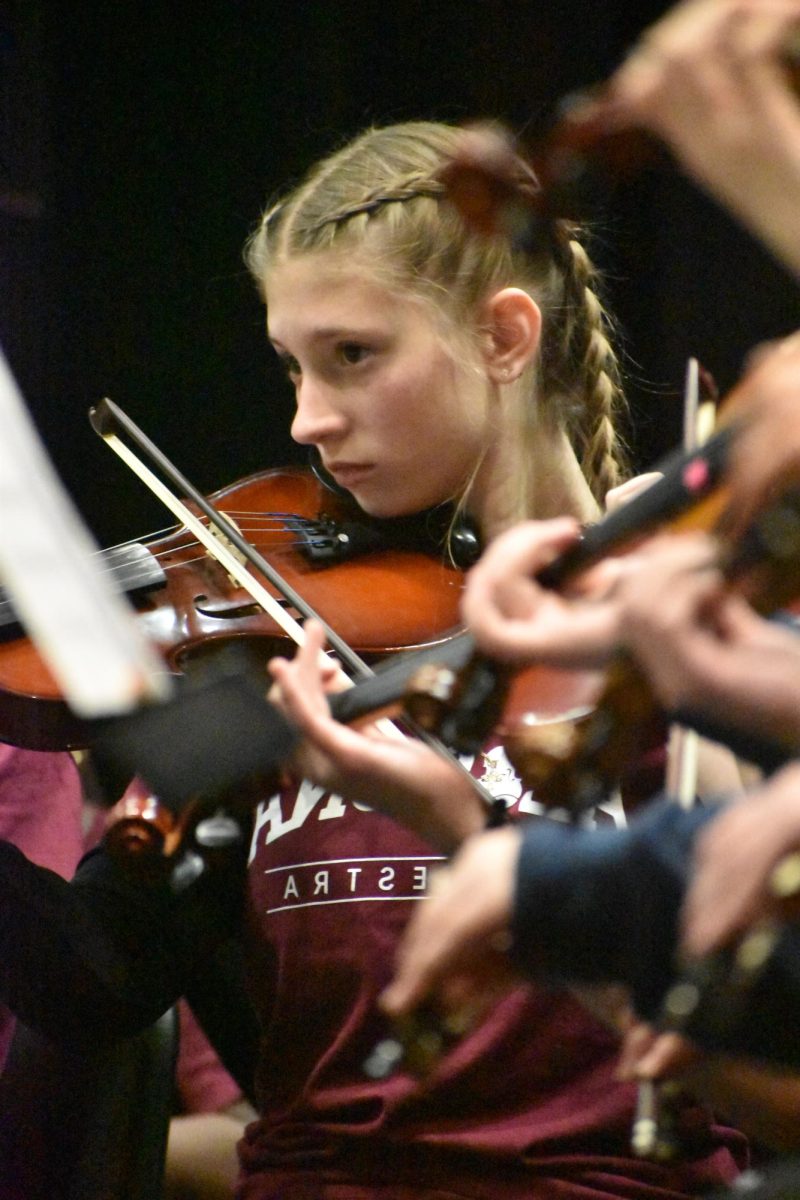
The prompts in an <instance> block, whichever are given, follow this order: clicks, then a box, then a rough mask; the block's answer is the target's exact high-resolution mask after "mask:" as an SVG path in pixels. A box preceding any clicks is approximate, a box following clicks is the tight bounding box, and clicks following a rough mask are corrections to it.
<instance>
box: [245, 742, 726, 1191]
mask: <svg viewBox="0 0 800 1200" xmlns="http://www.w3.org/2000/svg"><path fill="white" fill-rule="evenodd" d="M482 767H483V775H484V779H485V781H486V782H487V786H489V787H490V789H491V790H492V792H493V793H494V794H496V795H497V794H499V795H505V796H506V797H507V798H508V800H509V801H510V802H511V804H512V807H513V810H514V811H515V812H516V813H522V814H523V815H524V814H525V813H526V812H527V813H531V812H534V811H535V805H533V804H532V802H531V800H530V796H529V795H524V796H520V791H521V789H520V785H519V783H518V781H516V780H515V779H514V777H513V776H512V775H511V774H510V772H509V771H508V770H507V768H506V767H505V765H504V762H503V760H502V759H500V758H498V757H497V755H496V752H495V753H493V754H492V755H491V756H489V758H484V762H483V764H482ZM438 858H439V856H438V855H436V854H435V853H434V852H433V851H432V850H431V849H430V847H428V846H426V845H425V844H424V843H423V842H421V841H420V840H419V839H418V838H417V837H415V836H414V835H413V834H411V833H409V832H407V831H405V830H403V829H402V828H400V827H399V826H398V825H396V824H395V823H394V822H393V821H391V820H389V819H388V818H385V817H383V816H381V815H379V814H377V813H374V812H371V811H369V810H366V809H365V808H364V806H363V805H361V806H359V805H356V804H350V803H345V802H343V801H342V800H340V799H339V798H338V797H335V796H330V795H328V794H325V793H323V792H322V790H321V789H320V788H315V787H312V786H310V785H309V784H304V785H303V786H302V788H301V789H300V790H299V792H298V791H297V790H288V791H286V792H284V793H282V794H281V795H280V796H278V797H273V798H272V799H271V800H270V801H269V802H267V803H264V804H262V805H261V806H260V807H259V809H258V812H257V816H256V827H255V832H254V836H253V847H252V860H251V866H250V878H249V884H250V887H249V893H250V901H249V914H248V937H249V950H250V961H251V963H252V964H253V967H252V980H251V982H252V987H253V991H254V996H255V999H256V1002H257V1003H258V1004H259V1007H260V1013H261V1017H262V1020H263V1025H264V1038H263V1045H262V1055H261V1060H260V1063H259V1067H258V1075H257V1086H258V1092H259V1109H260V1111H261V1112H262V1113H263V1116H262V1117H261V1119H260V1120H258V1121H256V1122H254V1123H253V1124H252V1125H251V1126H250V1127H249V1129H248V1131H247V1134H246V1136H245V1139H244V1141H243V1143H242V1144H241V1147H240V1150H241V1156H242V1162H243V1165H244V1168H245V1173H244V1179H243V1182H242V1184H241V1189H240V1195H241V1197H246V1198H247V1200H300V1198H301V1197H302V1198H307V1200H310V1198H311V1197H314V1200H319V1198H321V1197H329V1198H330V1200H334V1198H336V1200H367V1198H369V1197H373V1196H374V1197H386V1200H389V1197H391V1200H399V1198H400V1197H405V1196H408V1197H414V1198H417V1200H418V1198H420V1197H423V1196H425V1197H445V1196H450V1197H453V1196H458V1197H462V1198H463V1197H473V1198H476V1200H477V1198H478V1197H481V1198H485V1200H490V1198H491V1200H506V1198H507V1200H523V1197H524V1198H525V1200H531V1198H532V1197H534V1198H535V1197H545V1196H547V1197H553V1196H558V1197H561V1196H563V1197H570V1198H573V1200H578V1198H579V1197H580V1198H583V1200H590V1198H595V1197H596V1198H597V1200H600V1198H601V1197H602V1198H603V1200H608V1198H609V1197H610V1196H611V1197H613V1196H618V1197H636V1198H637V1200H641V1198H645V1197H651V1198H653V1200H656V1198H661V1200H667V1198H677V1197H679V1196H688V1195H692V1194H696V1193H697V1192H698V1191H701V1190H703V1189H704V1188H708V1187H711V1186H719V1185H721V1184H723V1183H725V1182H728V1181H730V1180H731V1179H732V1178H733V1177H734V1176H735V1174H736V1173H737V1165H736V1163H735V1162H734V1157H733V1155H734V1154H735V1155H736V1156H737V1157H738V1159H739V1164H738V1165H739V1166H741V1165H743V1159H744V1156H745V1153H746V1151H745V1143H744V1139H743V1138H741V1137H740V1135H738V1134H736V1133H734V1132H733V1131H731V1130H724V1129H720V1128H718V1127H716V1126H714V1125H713V1123H712V1121H711V1118H710V1115H709V1114H708V1113H707V1112H705V1111H704V1110H702V1109H699V1108H697V1107H695V1108H693V1109H692V1110H691V1111H689V1110H687V1113H686V1125H687V1130H688V1129H689V1127H690V1126H691V1131H692V1136H691V1139H690V1140H691V1145H692V1150H691V1154H690V1158H689V1160H688V1161H685V1162H682V1163H680V1164H678V1165H677V1166H675V1167H670V1168H667V1167H664V1166H660V1165H655V1164H652V1163H647V1162H642V1161H640V1160H638V1159H636V1158H634V1157H633V1156H632V1154H631V1152H630V1147H629V1142H630V1132H631V1123H632V1117H633V1104H634V1089H633V1087H632V1086H630V1085H627V1084H621V1083H619V1082H617V1081H616V1080H615V1078H614V1072H615V1069H616V1065H617V1058H618V1051H619V1043H618V1040H617V1038H616V1036H615V1035H614V1034H613V1033H612V1032H610V1031H609V1030H608V1029H607V1028H606V1027H605V1026H603V1025H601V1024H600V1023H599V1022H597V1021H596V1020H595V1019H594V1018H593V1017H592V1016H590V1014H589V1013H588V1012H587V1010H586V1009H585V1008H583V1006H582V1005H581V1004H580V1003H579V1002H578V1001H577V1000H576V999H575V998H574V997H573V996H572V995H571V994H569V993H566V992H556V991H546V990H540V989H538V988H534V987H520V988H517V989H516V990H515V991H513V992H512V993H510V994H509V995H507V996H506V997H505V998H504V999H503V1000H502V1001H501V1002H500V1003H499V1004H498V1005H497V1006H496V1007H495V1008H494V1010H493V1011H492V1012H491V1013H490V1015H489V1016H488V1017H487V1018H486V1019H485V1021H484V1022H483V1024H482V1025H480V1027H479V1028H477V1029H476V1030H475V1031H474V1032H473V1033H472V1034H471V1035H469V1036H468V1037H467V1038H465V1039H464V1041H463V1042H461V1043H460V1044H459V1045H458V1046H457V1047H456V1048H455V1049H454V1050H452V1051H451V1053H450V1054H449V1056H448V1057H447V1058H446V1059H445V1060H444V1061H443V1063H442V1064H441V1066H440V1067H439V1069H438V1070H437V1072H436V1073H435V1074H434V1076H433V1078H432V1079H431V1080H429V1081H428V1082H427V1084H426V1086H425V1087H424V1088H423V1087H421V1086H420V1085H419V1084H418V1082H417V1081H415V1080H414V1079H413V1078H411V1077H410V1076H409V1075H408V1074H406V1073H404V1072H402V1071H399V1072H398V1073H396V1074H395V1075H392V1076H390V1077H389V1078H387V1079H384V1080H380V1081H375V1080H372V1079H369V1078H368V1077H367V1076H366V1074H365V1073H364V1071H363V1064H364V1062H365V1060H366V1059H367V1058H368V1056H369V1054H370V1052H371V1051H372V1050H373V1048H374V1047H375V1045H376V1044H377V1043H378V1042H379V1041H380V1040H381V1039H383V1038H385V1037H386V1036H387V1034H388V1033H389V1030H388V1028H387V1024H386V1021H385V1019H384V1018H383V1016H382V1015H381V1013H380V1012H379V1010H378V1008H377V1006H376V999H377V997H378V995H379V993H380V991H381V990H382V988H383V987H384V986H385V985H386V984H387V983H388V981H389V979H390V977H391V975H392V966H393V960H394V953H395V947H396V945H397V941H398V938H399V937H400V934H401V932H402V930H403V928H404V926H405V924H406V922H407V920H408V918H409V914H410V910H411V906H412V905H413V904H414V903H416V901H418V900H419V899H421V898H422V896H423V895H424V892H425V887H426V883H427V878H428V874H429V871H430V869H431V867H432V866H433V865H434V864H435V863H436V862H437V861H438Z"/></svg>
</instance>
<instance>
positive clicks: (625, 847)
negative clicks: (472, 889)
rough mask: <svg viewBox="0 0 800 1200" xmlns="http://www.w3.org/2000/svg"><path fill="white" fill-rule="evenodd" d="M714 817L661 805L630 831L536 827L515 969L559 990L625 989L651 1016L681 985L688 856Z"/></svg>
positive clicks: (520, 896)
mask: <svg viewBox="0 0 800 1200" xmlns="http://www.w3.org/2000/svg"><path fill="white" fill-rule="evenodd" d="M715 811H716V810H715V809H713V808H712V809H707V808H696V809H692V810H691V811H688V812H687V811H685V810H683V809H681V808H680V807H679V806H678V805H677V804H675V803H673V802H670V801H663V802H658V803H656V804H653V805H650V806H649V807H648V808H647V809H646V810H644V811H643V812H642V813H641V815H639V816H638V817H636V818H635V819H634V821H632V823H631V825H630V826H629V827H628V828H627V829H623V830H619V829H608V830H606V829H591V830H581V829H576V828H574V827H572V826H568V825H561V824H558V823H556V822H550V821H548V822H544V821H537V822H533V823H531V825H530V826H529V827H528V829H527V830H526V832H525V836H524V838H523V842H522V847H521V851H520V857H519V861H518V866H517V877H516V894H515V907H514V913H513V921H512V937H513V955H514V957H515V960H516V962H517V964H518V965H519V966H520V967H521V968H522V969H523V970H525V971H526V972H527V973H529V974H534V975H536V976H538V977H540V978H542V977H543V978H545V979H549V980H551V981H553V982H560V983H563V982H578V981H580V982H610V981H614V982H619V983H625V984H626V985H627V986H628V987H629V988H630V989H631V992H632V996H633V1000H634V1004H635V1006H636V1008H637V1010H638V1011H639V1012H640V1013H641V1014H642V1015H643V1016H645V1017H652V1016H654V1015H655V1014H656V1013H657V1011H658V1008H659V1005H660V1002H661V1000H662V998H663V996H664V993H665V991H666V989H667V987H668V986H669V984H670V982H671V981H672V979H673V976H674V970H673V958H674V953H675V945H676V936H677V919H678V912H679V908H680V904H681V900H682V898H683V893H684V889H685V886H686V878H687V871H688V865H689V860H690V853H691V847H692V844H693V841H694V837H695V834H696V833H697V831H698V829H699V828H700V827H701V826H702V825H704V824H705V823H706V822H707V821H708V820H710V819H711V818H712V817H713V816H714V814H715Z"/></svg>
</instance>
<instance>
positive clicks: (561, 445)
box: [469, 429, 600, 540]
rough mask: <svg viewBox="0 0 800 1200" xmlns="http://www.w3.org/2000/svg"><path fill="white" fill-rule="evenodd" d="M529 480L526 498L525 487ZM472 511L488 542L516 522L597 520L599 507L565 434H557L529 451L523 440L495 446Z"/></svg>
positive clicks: (547, 436)
mask: <svg viewBox="0 0 800 1200" xmlns="http://www.w3.org/2000/svg"><path fill="white" fill-rule="evenodd" d="M522 480H528V481H529V484H528V487H527V489H526V490H527V499H522V498H521V491H522V490H523V489H522V488H521V482H520V481H522ZM469 508H470V511H471V513H472V515H473V516H474V517H475V519H476V520H477V522H478V525H479V526H480V528H481V530H482V533H483V536H484V538H485V539H487V540H491V538H493V537H496V536H497V534H499V533H502V531H503V530H504V529H507V528H508V526H509V525H513V524H515V523H516V522H517V521H520V520H524V519H526V518H530V517H534V518H537V519H541V520H546V519H548V518H550V517H560V516H565V515H569V516H573V517H577V519H578V520H579V521H580V522H581V523H583V524H587V523H590V522H592V521H596V520H597V518H598V516H599V512H600V509H599V506H598V504H597V501H596V500H595V498H594V496H593V495H592V492H591V489H590V487H589V484H588V483H587V482H586V479H585V477H584V474H583V472H582V471H581V468H580V465H579V463H578V460H577V458H576V456H575V451H574V450H573V448H572V445H571V444H570V441H569V439H568V437H567V435H566V433H565V432H564V431H563V430H561V429H557V430H553V431H551V432H550V433H548V434H544V433H543V434H542V435H541V436H540V437H538V438H537V441H536V446H535V448H534V449H531V447H530V445H529V444H526V441H525V439H524V438H521V437H519V438H515V439H513V440H509V441H508V442H506V443H505V444H503V445H502V446H500V445H495V446H493V447H491V448H490V449H489V450H488V451H487V454H486V458H485V459H484V461H483V463H482V464H481V467H480V470H479V472H478V476H477V478H476V480H475V485H474V488H473V490H472V493H471V497H470V503H469Z"/></svg>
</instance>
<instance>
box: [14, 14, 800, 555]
mask: <svg viewBox="0 0 800 1200" xmlns="http://www.w3.org/2000/svg"><path fill="white" fill-rule="evenodd" d="M665 7H666V5H664V4H658V3H652V2H649V0H640V2H639V3H633V2H632V3H630V4H628V5H626V4H625V3H624V2H623V0H606V3H603V4H599V3H597V0H559V2H558V3H557V4H555V3H550V4H545V3H538V2H535V0H438V3H433V2H431V0H395V3H393V4H389V3H388V2H386V3H380V4H379V3H373V2H372V0H315V2H311V0H294V3H292V0H284V2H283V3H277V2H275V0H260V2H259V0H227V3H226V2H223V0H206V2H204V3H203V2H199V0H195V3H190V4H186V5H179V4H165V3H163V0H162V2H161V3H158V2H154V3H145V2H142V3H134V2H132V0H130V2H128V0H116V2H114V3H108V2H106V3H102V4H101V3H95V2H93V0H88V2H85V3H82V2H81V0H71V2H70V3H67V2H66V0H6V3H5V4H2V3H0V340H2V343H3V345H4V347H5V349H6V353H7V354H8V356H9V358H10V359H11V361H12V364H13V366H14V369H15V371H16V373H17V375H18V378H19V380H20V382H21V384H22V386H23V389H24V391H25V393H26V396H27V398H28V401H29V404H30V407H31V410H32V412H33V414H34V417H35V419H36V421H37V423H38V425H39V427H40V429H41V432H42V434H43V437H44V438H45V441H46V443H47V445H48V448H49V449H50V451H51V454H52V456H53V458H54V460H55V462H56V465H57V467H58V468H59V470H60V472H61V474H62V477H63V478H64V480H65V482H66V483H67V485H68V487H69V488H70V490H71V492H72V494H73V495H74V497H75V499H76V500H77V502H78V504H79V506H80V508H81V510H82V511H83V513H84V515H85V517H86V519H87V520H88V522H89V524H90V525H91V526H92V528H93V529H94V530H95V532H96V534H97V536H98V537H99V539H100V540H101V541H102V542H104V543H106V544H108V543H110V542H112V541H115V540H117V539H119V538H122V537H127V536H139V535H141V534H143V533H144V532H146V531H147V530H148V529H151V528H155V527H157V526H158V525H160V524H165V523H166V521H165V520H164V519H163V517H162V513H161V511H160V509H159V506H158V505H157V503H156V502H155V501H154V500H153V499H152V498H151V497H150V496H149V495H148V494H146V493H145V492H144V489H143V485H142V484H140V483H139V482H138V481H137V480H135V479H133V478H132V477H131V476H130V475H129V473H128V472H127V471H126V470H125V468H123V467H122V466H121V465H120V464H119V463H118V462H117V460H116V459H115V458H114V456H113V455H112V454H111V453H110V451H108V450H107V449H106V448H105V447H104V446H103V445H102V444H101V443H100V442H99V441H98V439H97V438H96V437H95V435H94V434H93V433H92V432H91V431H90V430H89V427H88V424H87V421H86V417H85V414H86V410H87V408H88V407H89V405H90V404H91V403H93V402H94V401H96V400H97V399H98V398H99V397H100V396H102V395H106V394H107V395H110V396H111V397H112V398H114V399H115V400H116V401H117V402H118V403H119V404H121V405H122V406H123V407H124V408H126V409H127V410H128V411H129V412H130V413H131V415H132V416H133V417H134V418H135V419H136V420H138V421H139V422H140V423H141V424H142V425H143V427H144V428H145V430H146V431H147V432H148V433H149V434H150V435H151V436H152V437H153V438H154V440H155V441H156V442H157V443H159V444H160V445H161V446H162V448H163V449H164V450H165V451H166V452H167V453H168V454H169V455H170V456H171V457H172V458H173V459H174V460H175V461H176V463H177V464H178V465H179V466H180V467H181V469H182V470H183V471H184V472H185V473H186V474H187V475H188V476H189V477H190V478H192V479H193V480H194V481H195V482H196V483H197V485H198V486H199V487H201V488H202V489H204V490H210V489H212V488H214V487H217V486H220V485H222V484H224V483H227V482H230V481H232V480H234V479H236V478H239V477H240V476H242V475H244V474H246V473H247V472H249V471H252V470H255V469H257V468H259V467H262V466H269V465H279V464H282V463H286V462H289V461H293V460H294V461H296V460H297V452H296V450H294V449H293V447H292V446H291V444H290V442H289V440H288V435H287V432H286V431H287V426H288V419H289V414H290V411H291V400H290V396H289V394H288V390H287V385H286V384H285V383H284V381H283V380H282V378H281V376H280V373H279V372H278V371H277V369H276V367H275V365H274V363H272V361H271V359H270V356H269V353H268V350H267V347H266V344H265V340H264V335H263V313H262V311H261V308H260V305H259V303H258V300H257V297H256V294H255V291H254V288H253V286H252V285H251V283H250V281H249V279H248V278H247V276H246V273H245V271H244V268H243V265H242V259H241V247H242V244H243V241H244V239H245V237H246V235H247V233H248V231H249V230H250V228H251V227H252V225H253V224H254V222H255V220H256V219H257V217H258V214H259V212H260V210H261V208H262V206H263V205H264V204H265V202H266V201H267V199H268V198H269V196H270V195H271V194H273V193H274V192H275V191H277V190H280V189H282V188H283V186H284V185H285V184H286V183H287V182H288V181H290V180H291V179H293V178H294V177H296V176H297V175H298V174H299V173H300V172H301V171H302V170H303V168H304V167H305V165H306V164H307V163H309V162H310V161H311V160H312V159H314V158H315V157H317V156H318V155H319V154H321V153H323V152H325V151H327V150H328V149H330V148H331V147H332V146H333V145H335V144H337V143H338V142H340V141H342V140H344V139H346V138H347V137H348V136H350V135H351V134H352V133H354V132H355V131H357V130H358V129H359V128H361V127H362V126H363V125H365V124H367V123H369V122H373V121H375V122H386V121H392V120H399V119H405V118H409V117H419V116H423V117H439V118H446V119H456V120H458V119H462V118H468V117H474V116H480V115H491V116H497V117H501V118H503V119H505V120H506V121H507V122H509V123H510V124H511V125H512V126H513V127H514V128H515V129H516V130H518V131H519V132H521V133H523V134H524V135H525V136H526V137H527V138H530V139H535V137H536V134H537V133H538V132H540V131H541V129H542V128H543V127H544V125H545V122H546V120H547V118H548V117H549V115H550V113H551V112H552V109H553V106H554V104H555V102H556V101H557V100H558V98H559V97H561V96H563V95H564V94H565V93H567V92H569V91H570V90H572V89H574V88H576V87H580V86H583V85H585V84H587V83H590V82H593V81H595V80H599V79H602V78H603V77H605V76H606V75H607V73H608V72H609V70H610V69H611V68H612V67H613V65H614V64H615V63H616V62H617V61H618V59H619V58H620V56H621V54H622V53H623V52H624V49H625V47H626V46H627V45H629V44H630V42H631V41H632V40H633V39H634V38H635V36H636V34H637V33H638V32H639V30H640V29H641V28H643V27H644V26H645V25H646V24H648V23H649V21H651V20H652V19H653V18H654V17H655V16H657V15H658V14H659V13H660V12H661V11H663V10H664V8H665ZM596 223H597V245H596V256H597V257H598V258H599V259H600V261H601V263H602V264H603V266H604V267H605V269H606V271H607V273H608V276H609V287H610V293H611V300H612V304H613V306H614V307H615V308H616V310H617V312H618V314H619V316H620V318H621V321H622V326H623V329H624V331H625V335H626V345H627V351H628V355H629V360H630V361H629V367H628V369H629V377H630V389H629V390H630V395H631V401H632V405H633V413H634V429H633V441H634V449H635V452H636V458H637V464H638V465H639V466H645V465H647V463H649V462H650V461H652V459H653V458H654V457H655V456H656V455H657V454H659V453H661V452H663V450H665V449H666V448H668V447H669V446H671V445H672V444H673V442H674V441H675V440H676V439H677V437H678V433H679V425H680V402H679V398H678V394H679V390H680V385H681V381H682V376H683V371H684V363H685V359H686V356H687V355H688V354H696V355H698V356H699V357H700V359H701V360H702V361H703V362H704V363H705V364H706V365H707V366H708V367H709V368H710V369H711V370H712V371H713V372H714V374H715V375H716V377H717V379H718V382H719V383H720V385H721V387H722V388H723V389H726V388H727V387H729V386H730V385H731V384H732V383H733V382H734V380H735V379H736V376H737V374H738V372H739V370H740V367H741V364H742V360H743V358H744V356H745V354H746V352H747V350H748V348H750V347H751V346H752V345H753V344H754V343H756V342H758V341H759V340H761V339H763V338H767V337H774V336H777V335H779V334H782V333H785V332H787V331H788V330H789V329H791V328H793V327H795V326H798V325H800V292H798V291H797V289H796V288H795V286H794V284H793V283H792V282H791V281H790V280H789V279H788V278H787V277H786V276H784V275H783V273H782V272H781V271H780V270H779V269H778V268H777V267H776V266H774V264H773V263H772V262H771V261H770V260H769V259H768V257H767V256H766V255H765V254H764V253H762V252H761V251H760V250H759V249H758V248H757V247H755V246H754V245H753V244H752V243H751V242H750V240H749V238H747V236H746V235H745V234H744V233H743V232H742V231H741V230H739V229H738V228H737V227H736V226H735V225H734V223H733V222H732V221H730V220H729V219H728V218H727V217H726V216H725V215H724V214H722V213H721V212H720V211H719V210H718V209H717V208H716V206H715V205H714V204H713V203H712V202H710V201H709V200H707V199H706V198H705V197H703V196H702V195H701V194H700V193H699V192H698V190H697V189H695V188H694V187H693V186H692V185H691V184H689V183H687V182H686V181H685V180H684V179H683V178H682V177H681V176H680V174H679V173H678V172H677V171H675V170H674V169H672V168H669V167H663V168H659V169H658V170H657V171H651V172H647V173H645V174H643V175H641V176H640V177H638V178H636V179H635V180H633V181H630V182H627V183H625V184H624V185H619V184H618V185H617V186H616V187H615V188H614V189H613V190H612V191H611V192H610V193H609V195H608V197H607V198H606V201H605V203H604V204H603V206H602V207H601V208H600V209H599V210H598V212H597V214H596ZM0 519H1V518H0Z"/></svg>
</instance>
